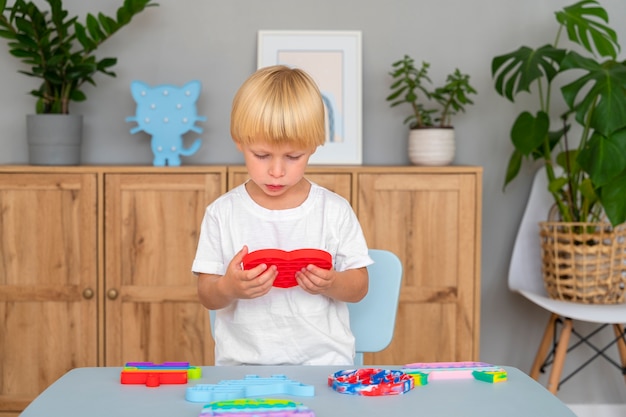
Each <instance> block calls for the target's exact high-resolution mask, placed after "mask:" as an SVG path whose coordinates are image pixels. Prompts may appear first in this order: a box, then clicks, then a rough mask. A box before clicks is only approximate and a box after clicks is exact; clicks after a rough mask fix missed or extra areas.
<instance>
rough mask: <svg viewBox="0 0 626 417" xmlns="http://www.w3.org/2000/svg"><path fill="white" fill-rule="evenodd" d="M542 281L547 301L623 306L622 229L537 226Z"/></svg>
mask: <svg viewBox="0 0 626 417" xmlns="http://www.w3.org/2000/svg"><path fill="white" fill-rule="evenodd" d="M539 227H540V233H539V235H540V238H541V255H542V256H541V258H542V270H543V279H544V284H545V287H546V290H547V292H548V295H549V296H550V298H554V299H559V300H564V301H574V302H580V303H587V304H616V303H622V302H624V293H625V288H626V225H624V224H623V225H620V226H618V227H616V228H613V227H611V225H610V224H608V223H564V222H541V223H539Z"/></svg>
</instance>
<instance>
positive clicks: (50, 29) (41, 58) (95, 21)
mask: <svg viewBox="0 0 626 417" xmlns="http://www.w3.org/2000/svg"><path fill="white" fill-rule="evenodd" d="M46 2H47V3H48V8H49V9H48V10H42V8H40V7H39V6H38V5H37V4H35V3H34V2H32V1H25V0H16V1H15V2H14V3H13V5H8V4H7V0H0V11H1V12H0V36H1V37H3V38H6V39H8V41H9V52H10V53H11V55H13V56H14V57H16V58H18V59H19V60H20V61H22V63H24V64H26V65H27V66H28V67H29V69H28V70H20V71H19V72H20V73H22V74H25V75H27V76H29V77H34V78H38V79H39V80H40V81H41V84H40V85H39V87H38V88H37V89H33V90H31V91H30V94H31V95H33V96H34V97H35V98H36V104H35V113H36V115H28V116H27V132H28V133H32V134H34V135H35V136H34V137H33V140H34V141H35V142H33V144H31V145H29V146H30V148H29V151H30V158H31V163H35V164H40V163H41V164H48V163H51V164H60V165H65V164H68V165H73V164H77V163H78V161H79V159H80V140H81V138H80V133H81V132H82V116H80V115H72V114H70V108H69V107H70V103H71V102H72V101H76V102H79V101H83V100H85V99H86V96H85V93H84V91H83V90H82V88H83V86H84V84H85V83H89V84H92V85H95V81H94V76H95V75H96V74H97V73H103V74H106V75H109V76H111V77H115V73H114V72H112V71H111V67H113V66H114V65H115V64H116V63H117V59H116V58H102V59H98V58H97V57H96V56H95V51H96V49H97V48H98V47H99V46H100V45H101V44H102V43H103V42H104V41H106V40H107V39H109V38H110V37H111V36H113V34H115V33H116V32H117V31H119V30H120V29H121V28H122V27H124V26H126V25H127V24H128V23H130V21H131V20H132V18H133V17H134V16H135V15H136V14H138V13H140V12H141V11H143V10H144V9H145V8H146V7H149V6H154V5H155V4H153V3H152V0H124V3H123V4H122V5H121V6H120V7H119V8H118V9H117V13H116V16H115V17H109V16H107V15H105V14H103V13H98V14H97V16H95V15H92V14H87V17H86V19H85V23H80V22H79V21H78V17H77V16H72V15H70V14H69V12H68V11H67V10H65V9H64V8H63V2H62V0H46ZM59 115H62V116H59ZM42 118H43V119H44V120H42ZM51 120H52V123H53V124H54V125H53V126H50V125H49V124H48V123H50V121H51ZM66 122H70V123H71V124H72V125H71V126H72V127H71V128H70V129H71V131H73V132H74V133H76V134H78V135H79V136H78V137H77V138H74V139H71V143H70V144H69V145H62V149H65V150H67V149H70V150H71V155H70V156H69V157H66V156H64V155H63V153H61V151H58V150H56V149H55V148H53V145H54V144H55V143H57V142H59V141H64V140H65V139H68V137H67V135H66V134H65V133H60V132H59V133H58V136H57V135H55V133H54V132H56V131H57V129H58V128H59V123H61V124H64V123H66ZM39 129H43V131H42V132H41V133H39ZM61 129H63V128H62V127H61ZM47 157H50V158H51V160H50V162H48V160H47V159H46V158H47ZM68 158H69V159H68Z"/></svg>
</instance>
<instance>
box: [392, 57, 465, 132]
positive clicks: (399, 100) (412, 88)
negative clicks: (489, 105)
mask: <svg viewBox="0 0 626 417" xmlns="http://www.w3.org/2000/svg"><path fill="white" fill-rule="evenodd" d="M391 67H392V71H391V72H390V73H389V75H391V77H392V78H393V83H392V84H391V86H390V89H391V94H390V95H389V96H388V97H387V101H389V102H390V106H391V107H395V106H398V105H400V104H405V103H406V104H409V105H410V106H411V109H412V113H411V114H410V115H409V116H408V117H407V118H406V119H404V123H405V124H409V126H410V128H411V129H418V128H424V127H451V126H452V125H451V118H452V116H453V115H455V114H457V113H458V112H464V111H465V106H466V105H468V104H474V102H473V101H472V100H471V99H470V98H469V95H470V94H476V90H475V89H474V88H473V87H472V86H471V85H470V83H469V79H470V77H469V75H467V74H462V73H461V71H460V70H459V69H458V68H457V69H455V71H454V72H453V73H452V74H449V75H448V76H447V78H446V82H445V84H444V85H442V86H440V87H436V88H434V89H431V88H429V87H430V86H431V85H432V81H431V80H430V78H429V76H428V69H429V68H430V64H429V63H428V62H422V66H421V67H420V68H417V67H415V61H414V60H413V58H411V57H410V56H409V55H405V56H404V58H402V59H400V60H398V61H396V62H394V63H393V64H392V65H391ZM433 102H436V103H438V104H439V107H438V108H430V107H428V106H430V105H431V104H432V103H433Z"/></svg>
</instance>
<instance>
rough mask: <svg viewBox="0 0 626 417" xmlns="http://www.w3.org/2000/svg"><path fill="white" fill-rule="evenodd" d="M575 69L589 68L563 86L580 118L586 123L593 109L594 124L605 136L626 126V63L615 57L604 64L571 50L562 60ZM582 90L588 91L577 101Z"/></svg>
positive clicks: (566, 95) (564, 95) (570, 104)
mask: <svg viewBox="0 0 626 417" xmlns="http://www.w3.org/2000/svg"><path fill="white" fill-rule="evenodd" d="M572 69H575V70H583V71H585V73H584V74H583V75H582V76H581V77H580V78H578V79H576V80H574V81H572V82H571V83H569V84H567V85H565V86H563V87H562V88H561V92H562V93H563V98H564V99H565V102H566V103H567V105H568V106H569V108H570V109H572V110H574V111H576V120H577V121H578V122H579V123H580V124H581V125H583V126H584V125H585V118H586V116H587V115H588V113H589V112H590V111H592V112H593V113H592V114H591V127H592V128H594V129H596V130H598V131H599V132H600V133H601V134H603V135H605V136H608V135H610V134H611V133H612V132H615V131H616V130H619V129H622V128H624V127H626V117H625V115H626V64H624V63H618V62H615V61H613V60H610V61H606V62H605V63H604V64H600V63H598V62H596V61H595V60H593V59H591V58H586V57H583V56H581V55H580V54H578V53H576V52H573V51H571V52H569V53H568V54H567V56H566V57H565V59H564V60H563V62H562V70H563V71H567V70H572ZM587 84H590V85H587ZM581 92H586V94H585V95H584V97H582V98H581V99H580V101H578V102H576V99H577V96H578V94H579V93H581Z"/></svg>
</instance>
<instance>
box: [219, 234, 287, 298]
mask: <svg viewBox="0 0 626 417" xmlns="http://www.w3.org/2000/svg"><path fill="white" fill-rule="evenodd" d="M247 254H248V247H247V246H244V247H243V248H242V249H241V250H240V251H239V252H237V254H236V255H235V256H234V257H233V259H232V260H231V261H230V264H228V268H227V269H226V274H224V276H223V277H222V278H221V279H220V281H221V284H223V291H224V292H225V293H226V294H229V296H230V297H231V298H233V299H234V298H244V299H251V298H257V297H261V296H263V295H265V294H267V293H268V292H269V290H271V289H272V284H273V283H274V279H276V277H277V276H278V271H277V269H276V266H274V265H272V266H270V267H269V268H268V267H267V265H266V264H261V265H258V266H256V267H254V268H252V269H249V270H244V269H243V268H242V267H241V263H242V261H243V257H244V256H246V255H247Z"/></svg>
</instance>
